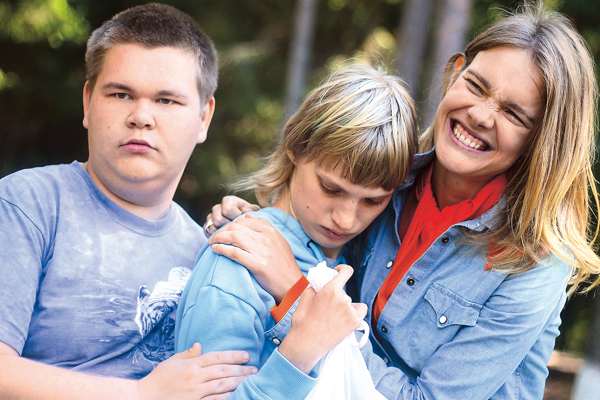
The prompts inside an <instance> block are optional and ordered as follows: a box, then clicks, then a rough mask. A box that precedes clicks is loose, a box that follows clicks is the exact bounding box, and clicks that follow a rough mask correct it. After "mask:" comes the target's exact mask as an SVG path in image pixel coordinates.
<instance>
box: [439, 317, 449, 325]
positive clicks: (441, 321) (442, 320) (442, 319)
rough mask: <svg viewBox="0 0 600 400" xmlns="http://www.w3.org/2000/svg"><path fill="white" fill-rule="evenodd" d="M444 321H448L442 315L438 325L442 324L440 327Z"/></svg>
mask: <svg viewBox="0 0 600 400" xmlns="http://www.w3.org/2000/svg"><path fill="white" fill-rule="evenodd" d="M446 321H448V318H446V316H445V315H442V316H441V317H440V324H442V325H443V324H445V323H446Z"/></svg>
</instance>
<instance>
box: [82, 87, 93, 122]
mask: <svg viewBox="0 0 600 400" xmlns="http://www.w3.org/2000/svg"><path fill="white" fill-rule="evenodd" d="M91 94H92V88H91V87H90V82H89V81H85V85H84V86H83V127H84V128H86V129H87V128H88V125H89V118H88V116H89V113H90V97H91Z"/></svg>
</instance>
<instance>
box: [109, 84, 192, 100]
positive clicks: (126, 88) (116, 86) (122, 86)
mask: <svg viewBox="0 0 600 400" xmlns="http://www.w3.org/2000/svg"><path fill="white" fill-rule="evenodd" d="M102 89H105V90H111V89H117V90H122V91H124V92H133V89H132V88H131V87H129V86H127V85H125V84H123V83H116V82H108V83H105V84H104V85H102ZM156 95H157V96H167V97H175V98H187V96H186V95H184V94H183V93H179V92H178V91H175V90H164V89H163V90H159V91H158V92H157V93H156Z"/></svg>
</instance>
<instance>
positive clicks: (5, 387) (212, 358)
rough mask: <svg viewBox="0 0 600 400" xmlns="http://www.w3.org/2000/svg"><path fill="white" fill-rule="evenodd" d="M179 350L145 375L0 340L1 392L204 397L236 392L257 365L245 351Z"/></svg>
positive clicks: (17, 395) (61, 398) (100, 398)
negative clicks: (125, 375)
mask: <svg viewBox="0 0 600 400" xmlns="http://www.w3.org/2000/svg"><path fill="white" fill-rule="evenodd" d="M200 352H201V349H200V346H199V345H197V344H196V345H195V346H194V347H192V348H191V349H189V350H186V351H185V352H182V353H179V354H176V355H174V356H173V357H171V358H169V359H168V360H166V361H164V362H162V363H161V364H159V365H158V366H157V367H156V369H155V370H154V371H152V372H151V373H150V374H149V375H148V376H146V377H145V378H143V379H141V380H139V381H133V380H127V379H120V378H111V377H101V376H91V375H85V374H82V373H78V372H73V371H69V370H65V369H62V368H58V367H53V366H49V365H45V364H41V363H38V362H35V361H31V360H28V359H25V358H23V357H20V356H19V355H18V353H17V352H16V350H14V349H13V348H12V347H10V346H8V345H7V344H5V343H3V342H0V398H2V399H23V400H28V399H32V400H33V399H35V400H39V399H48V400H53V399H57V400H80V399H81V400H90V399H97V400H104V399H106V400H114V399H133V400H138V399H139V400H146V399H148V400H150V399H167V400H168V399H181V400H185V399H199V398H200V399H201V398H204V397H207V396H211V395H218V394H226V393H230V392H232V391H233V390H234V389H235V388H236V387H237V386H238V384H239V383H240V382H241V381H242V379H244V378H245V377H246V376H247V375H249V374H251V373H254V372H255V369H253V368H252V367H245V366H241V365H239V364H243V363H245V362H246V361H247V360H248V355H247V354H246V353H244V352H219V353H207V354H204V355H200Z"/></svg>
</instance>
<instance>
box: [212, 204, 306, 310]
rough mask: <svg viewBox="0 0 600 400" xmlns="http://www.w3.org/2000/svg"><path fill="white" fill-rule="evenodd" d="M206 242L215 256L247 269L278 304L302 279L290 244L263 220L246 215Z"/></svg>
mask: <svg viewBox="0 0 600 400" xmlns="http://www.w3.org/2000/svg"><path fill="white" fill-rule="evenodd" d="M213 212H214V209H213ZM208 243H210V244H211V245H212V249H213V251H214V252H215V253H217V254H220V255H223V256H225V257H228V258H231V259H232V260H234V261H236V262H238V263H240V264H242V265H243V266H245V267H246V268H248V270H249V271H250V272H251V273H252V275H253V276H254V278H255V279H256V280H257V281H258V283H259V284H260V285H261V286H262V287H263V288H264V289H265V290H266V291H267V292H269V293H270V294H271V295H272V296H273V297H274V298H275V301H276V302H277V304H279V303H280V302H281V300H282V299H283V297H284V296H285V294H286V293H287V292H288V291H289V290H290V289H291V288H292V286H294V284H295V283H296V282H297V281H298V279H300V278H301V277H302V272H300V268H299V267H298V264H297V263H296V258H295V257H294V253H292V249H291V248H290V245H289V244H288V242H287V241H286V240H285V239H284V238H283V236H281V235H280V234H279V232H277V230H276V229H275V228H273V226H272V225H271V224H270V223H269V222H268V221H266V220H264V219H260V218H256V217H253V216H252V215H246V217H245V218H240V219H238V220H236V221H235V222H233V223H230V224H228V225H227V226H225V227H223V228H222V229H221V230H219V231H218V232H217V233H215V234H214V235H213V236H212V237H211V238H210V239H209V241H208Z"/></svg>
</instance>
